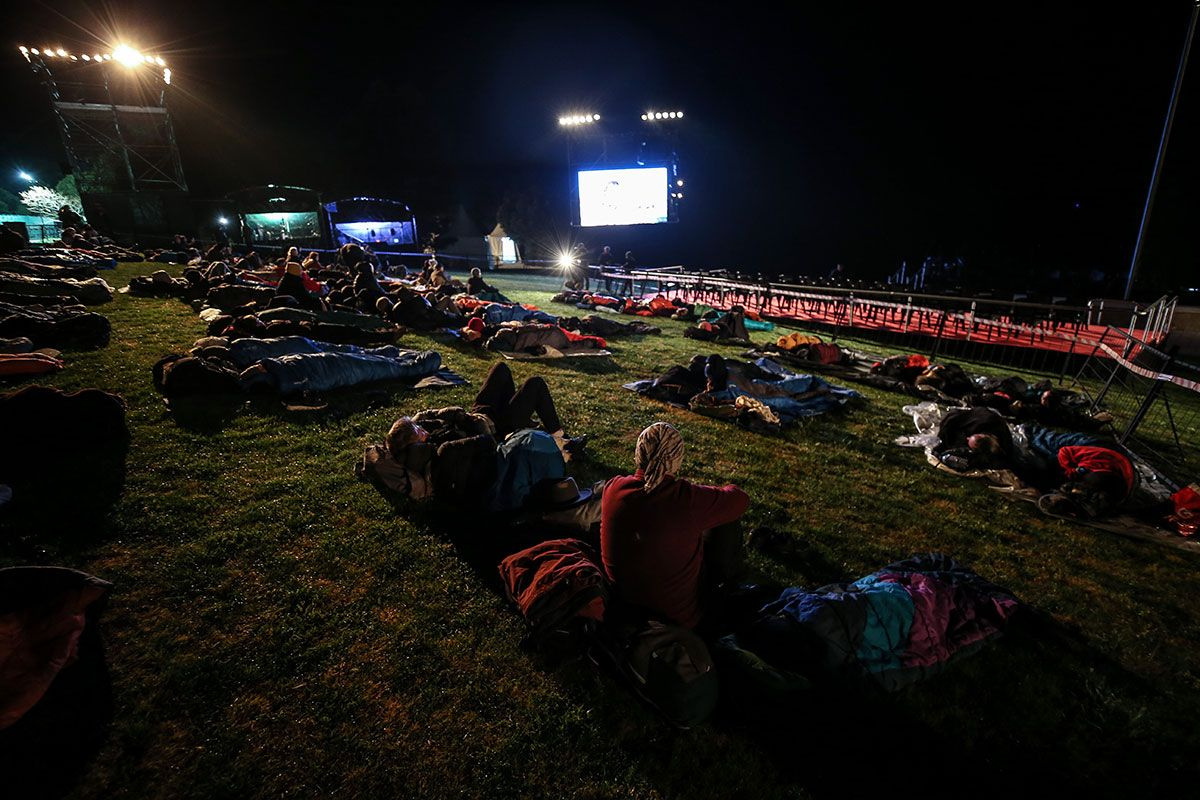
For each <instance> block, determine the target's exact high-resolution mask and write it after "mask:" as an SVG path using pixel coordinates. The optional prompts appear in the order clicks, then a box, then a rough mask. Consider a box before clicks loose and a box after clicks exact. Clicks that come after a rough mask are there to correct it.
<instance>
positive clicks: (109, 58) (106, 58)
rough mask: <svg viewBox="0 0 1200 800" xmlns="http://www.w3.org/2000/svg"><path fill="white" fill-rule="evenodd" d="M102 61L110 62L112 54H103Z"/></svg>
mask: <svg viewBox="0 0 1200 800" xmlns="http://www.w3.org/2000/svg"><path fill="white" fill-rule="evenodd" d="M104 60H105V61H112V53H105V54H104Z"/></svg>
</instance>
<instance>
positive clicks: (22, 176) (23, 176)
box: [17, 170, 33, 183]
mask: <svg viewBox="0 0 1200 800" xmlns="http://www.w3.org/2000/svg"><path fill="white" fill-rule="evenodd" d="M17 177H18V178H20V179H21V180H23V181H29V182H30V183H32V182H33V176H32V175H30V174H29V173H28V172H26V171H25V170H20V171H18V172H17Z"/></svg>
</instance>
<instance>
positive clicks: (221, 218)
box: [217, 217, 229, 225]
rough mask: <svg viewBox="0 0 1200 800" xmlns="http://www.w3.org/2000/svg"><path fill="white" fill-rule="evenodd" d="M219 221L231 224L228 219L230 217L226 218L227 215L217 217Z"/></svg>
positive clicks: (222, 223) (223, 223)
mask: <svg viewBox="0 0 1200 800" xmlns="http://www.w3.org/2000/svg"><path fill="white" fill-rule="evenodd" d="M217 222H218V223H220V224H221V225H228V224H229V220H228V219H226V218H225V217H217Z"/></svg>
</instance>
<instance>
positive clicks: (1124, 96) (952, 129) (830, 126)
mask: <svg viewBox="0 0 1200 800" xmlns="http://www.w3.org/2000/svg"><path fill="white" fill-rule="evenodd" d="M427 5H428V7H421V4H396V5H394V6H388V10H387V11H384V12H379V11H375V10H372V9H370V8H366V7H363V8H356V7H355V5H354V4H348V3H340V4H339V3H325V4H322V5H320V6H311V7H306V6H304V5H303V4H300V3H290V4H286V5H282V4H281V5H279V6H277V7H276V6H274V5H273V4H259V3H241V4H235V3H229V4H205V3H190V4H186V5H185V4H166V3H153V4H151V3H136V2H131V3H123V4H120V5H118V4H83V3H75V4H53V3H52V4H44V5H40V6H39V5H35V4H21V3H9V4H6V9H5V11H3V12H0V30H3V31H5V39H6V40H5V42H4V50H3V53H2V54H0V63H2V64H3V69H2V70H0V91H2V92H3V97H4V104H3V107H4V110H5V115H4V117H5V120H6V122H5V124H4V126H3V130H2V131H0V142H2V144H3V163H0V166H3V167H4V168H5V170H6V171H5V172H4V173H3V174H0V185H3V186H4V187H5V188H8V189H10V190H12V189H15V188H17V187H16V185H15V184H16V181H15V180H14V178H13V177H12V176H13V173H14V172H15V169H16V167H17V166H23V167H25V168H27V169H31V170H32V171H36V172H37V173H40V174H46V173H58V172H59V171H60V170H61V168H62V167H61V166H60V165H61V164H62V162H63V161H64V159H65V157H64V156H63V154H62V152H61V147H60V144H59V140H58V136H57V133H56V131H55V128H54V126H53V122H52V119H51V116H50V113H49V109H48V104H47V101H46V98H45V95H44V92H43V91H42V90H41V88H40V87H39V86H38V85H37V83H36V81H35V79H34V76H33V75H32V73H31V72H30V70H29V69H28V67H27V66H26V64H25V63H24V61H23V60H22V59H21V57H20V54H19V53H18V52H17V51H16V45H18V44H21V43H25V44H29V45H33V46H44V45H45V44H56V45H57V44H59V43H62V45H63V46H66V47H68V48H70V47H71V46H72V44H73V43H74V42H76V41H81V40H82V41H87V40H89V39H90V40H91V41H96V39H97V38H98V39H100V40H105V39H109V38H110V37H111V33H109V31H113V30H116V31H120V32H122V35H123V36H124V37H125V38H126V39H127V40H129V41H130V42H131V43H133V44H135V45H137V46H140V47H141V48H142V49H144V50H146V51H147V52H158V53H162V54H163V56H164V57H165V58H166V59H167V60H168V63H169V65H170V66H171V67H172V69H173V71H174V74H175V80H174V83H175V87H174V88H175V91H174V93H173V96H172V99H171V101H170V104H171V109H172V113H173V116H174V120H175V126H176V130H177V133H178V136H179V140H180V146H181V149H182V152H183V160H184V169H185V172H186V174H187V177H188V181H189V184H190V186H191V188H192V192H193V194H194V195H197V196H201V197H220V196H221V195H223V194H225V193H226V192H228V191H231V190H234V189H238V188H242V187H245V186H251V185H256V184H261V183H268V182H273V183H289V184H296V185H303V186H310V187H313V188H316V189H318V190H320V191H322V192H323V193H324V195H325V196H326V197H327V198H331V199H332V198H337V197H343V196H347V195H355V194H372V195H378V196H387V197H394V198H397V199H402V200H404V201H406V202H408V203H410V204H411V205H412V206H413V208H414V209H415V210H416V212H417V215H418V218H425V217H429V216H432V215H433V214H449V213H452V212H453V210H454V209H455V207H456V206H457V205H458V204H462V205H463V206H464V207H465V208H466V209H467V210H468V212H469V213H470V214H471V215H472V216H474V217H475V218H476V219H477V221H478V224H479V226H480V227H481V228H484V227H486V228H490V227H491V224H492V223H493V222H494V214H495V207H496V205H497V203H498V202H499V200H500V199H501V198H502V197H503V196H504V193H505V192H506V191H513V190H517V191H534V192H537V193H540V194H542V195H543V196H545V197H546V198H547V199H548V200H549V201H551V202H554V203H561V202H562V200H563V196H564V194H565V189H566V186H567V183H568V175H567V166H566V146H565V142H564V139H563V132H562V131H561V130H560V129H559V127H558V125H557V123H556V118H557V116H558V115H559V114H561V113H564V112H567V111H570V110H581V111H582V110H587V111H595V112H597V113H600V114H601V115H602V116H603V120H602V124H603V125H604V126H605V127H606V129H607V130H610V131H618V130H621V129H633V128H636V127H637V126H639V125H640V124H641V123H640V120H639V115H640V114H641V112H642V111H644V110H645V109H647V108H655V107H656V108H663V109H665V108H680V109H684V110H685V112H686V118H685V121H684V122H681V123H680V130H681V141H680V161H681V171H682V173H683V174H684V176H685V177H686V179H687V190H686V195H685V198H686V199H685V204H684V206H683V208H682V210H681V218H682V221H681V222H680V223H679V224H677V225H660V226H653V227H651V228H644V227H643V228H638V229H619V230H605V231H603V232H598V231H595V230H587V229H585V230H583V231H582V232H580V233H579V234H578V235H580V236H581V237H582V238H583V239H584V240H585V241H587V243H588V244H589V245H591V246H592V247H593V248H598V247H599V245H600V244H604V243H608V244H611V245H613V247H614V249H617V250H620V251H623V250H625V249H627V248H630V247H632V248H633V249H634V250H635V251H636V252H637V253H638V255H639V257H640V258H641V259H642V260H643V261H645V262H646V263H651V264H668V263H684V264H688V265H692V266H702V267H732V268H741V269H745V270H751V271H758V270H763V271H771V272H779V271H787V272H799V273H804V272H807V273H809V274H818V273H819V274H824V273H825V272H827V271H828V270H829V268H830V267H831V266H832V265H833V263H835V262H838V261H840V262H843V263H844V264H846V265H847V267H848V268H849V269H850V271H851V273H852V274H858V275H862V276H872V277H874V276H881V275H884V274H886V273H889V272H891V271H892V270H894V269H895V268H896V267H898V266H899V264H900V261H901V260H908V261H909V262H910V263H912V262H913V261H917V260H919V259H921V258H922V257H924V256H926V255H940V256H962V257H964V258H965V259H966V261H967V265H968V270H969V271H970V272H971V273H972V274H973V275H975V276H977V277H978V278H979V280H980V281H981V282H986V277H984V276H988V275H997V274H1003V275H1005V276H1021V275H1026V274H1042V275H1044V274H1046V273H1048V272H1049V271H1050V270H1051V269H1054V268H1060V269H1062V270H1063V271H1064V273H1067V274H1069V273H1070V272H1071V271H1073V270H1074V271H1083V272H1086V271H1090V270H1093V269H1100V270H1104V271H1105V273H1106V275H1107V276H1108V280H1109V281H1115V282H1116V283H1118V284H1119V283H1120V276H1121V275H1122V274H1123V273H1124V271H1125V270H1126V269H1127V268H1128V262H1129V257H1130V254H1131V252H1132V248H1133V243H1134V239H1135V236H1136V233H1137V226H1138V220H1139V215H1140V213H1141V206H1142V203H1143V201H1144V198H1145V192H1146V188H1147V185H1148V182H1149V178H1150V172H1151V168H1152V166H1153V163H1154V156H1155V149H1156V147H1157V144H1158V138H1159V136H1160V134H1161V129H1162V123H1163V119H1164V115H1165V113H1166V109H1167V103H1168V100H1169V97H1170V91H1171V86H1172V82H1173V80H1174V75H1175V70H1176V67H1177V64H1178V59H1179V55H1180V52H1181V49H1182V45H1183V39H1184V34H1185V32H1186V28H1187V22H1188V19H1189V15H1190V12H1191V5H1190V3H1188V2H1185V0H1165V2H1162V3H1159V4H1149V3H1145V4H1137V5H1136V6H1126V7H1124V8H1121V7H1117V8H1114V9H1109V8H1101V7H1100V6H1099V5H1098V4H1095V5H1084V4H1080V5H1078V6H1075V7H1071V8H1059V9H1057V10H1051V11H1048V10H1046V9H1045V8H1040V7H1038V6H1035V5H1028V6H1025V5H1017V4H959V5H958V7H956V8H954V9H952V10H947V9H937V10H934V9H932V8H926V9H924V10H922V9H919V8H918V9H915V10H914V9H913V8H911V7H906V6H902V5H897V4H892V5H889V6H888V7H886V8H885V9H880V10H871V9H866V8H862V9H860V8H859V6H855V7H853V8H852V7H850V6H849V5H848V4H841V5H843V6H844V8H842V9H835V8H831V7H830V6H833V5H834V4H830V3H823V4H811V5H812V6H814V7H811V8H810V7H806V5H804V4H790V7H789V8H788V10H787V11H786V12H785V11H783V10H781V9H780V8H778V7H775V6H772V7H765V6H764V7H762V8H760V9H755V8H754V7H753V6H751V5H750V4H731V5H729V6H728V7H724V8H723V10H722V11H721V12H720V13H715V12H711V11H704V10H702V7H701V6H700V5H699V4H689V5H679V4H671V5H668V4H655V7H654V8H649V7H623V6H620V5H618V4H614V3H605V4H602V5H596V6H587V5H566V4H554V5H534V4H527V5H522V6H519V7H515V6H504V5H489V6H487V7H473V6H471V5H469V4H448V3H445V4H443V3H429V4H427ZM17 6H19V8H18V7H17ZM1198 60H1200V57H1198V58H1194V59H1193V63H1192V68H1191V69H1192V74H1191V75H1190V77H1189V80H1188V81H1186V82H1185V84H1184V91H1183V94H1182V97H1181V102H1180V107H1179V112H1178V116H1177V118H1176V124H1175V129H1174V132H1173V134H1172V139H1171V147H1170V150H1169V151H1168V156H1167V162H1166V169H1165V173H1164V177H1163V181H1162V185H1161V188H1160V191H1159V195H1158V200H1157V205H1156V209H1155V216H1154V223H1153V225H1152V227H1151V231H1150V240H1149V246H1148V250H1147V253H1146V256H1145V262H1144V267H1143V269H1144V270H1145V271H1146V274H1147V276H1148V278H1149V279H1150V282H1151V283H1152V284H1153V285H1154V286H1153V287H1147V290H1149V289H1150V288H1156V287H1157V286H1159V285H1170V284H1176V285H1180V284H1186V283H1187V282H1188V281H1190V280H1191V279H1192V278H1193V276H1194V275H1195V273H1196V271H1197V270H1196V267H1197V262H1198V260H1200V249H1198V247H1197V242H1196V239H1197V235H1196V227H1197V226H1196V225H1195V220H1196V217H1197V212H1198V211H1200V188H1198V187H1200V180H1198V179H1200V159H1198V158H1197V152H1196V151H1197V148H1196V141H1197V140H1198V134H1200V75H1197V74H1195V73H1196V71H1197V70H1200V64H1197V61H1198ZM558 217H559V219H560V221H561V223H562V225H561V231H560V232H559V234H558V235H559V236H561V237H567V236H569V235H570V229H569V226H568V225H567V219H568V214H567V209H566V207H565V205H564V206H562V207H561V211H560V213H559V214H558ZM1014 279H1015V278H1014Z"/></svg>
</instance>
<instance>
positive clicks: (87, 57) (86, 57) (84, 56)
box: [83, 53, 92, 61]
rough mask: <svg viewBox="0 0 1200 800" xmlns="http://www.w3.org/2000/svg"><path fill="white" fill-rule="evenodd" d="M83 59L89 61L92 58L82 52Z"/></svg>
mask: <svg viewBox="0 0 1200 800" xmlns="http://www.w3.org/2000/svg"><path fill="white" fill-rule="evenodd" d="M83 60H84V61H91V60H92V57H91V56H89V55H88V54H87V53H84V54H83Z"/></svg>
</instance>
